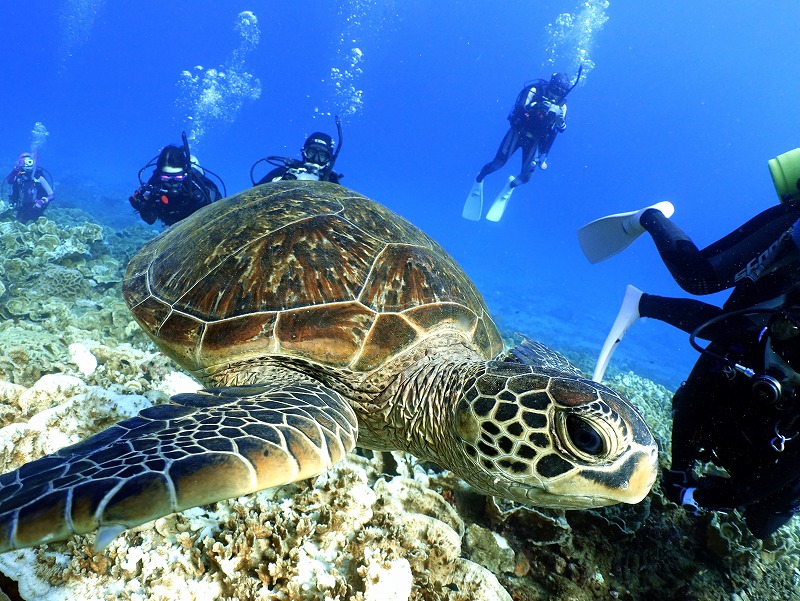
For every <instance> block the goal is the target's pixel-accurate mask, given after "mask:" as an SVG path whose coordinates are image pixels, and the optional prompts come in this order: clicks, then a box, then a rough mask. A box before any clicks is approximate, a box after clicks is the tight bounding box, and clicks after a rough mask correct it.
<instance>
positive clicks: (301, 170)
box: [250, 117, 343, 186]
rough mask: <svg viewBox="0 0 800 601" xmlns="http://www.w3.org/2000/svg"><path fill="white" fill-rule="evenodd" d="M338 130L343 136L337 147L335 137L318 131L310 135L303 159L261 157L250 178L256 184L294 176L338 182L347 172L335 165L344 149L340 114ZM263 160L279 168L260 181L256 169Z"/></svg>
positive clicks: (303, 150) (306, 142)
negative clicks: (338, 169) (254, 173)
mask: <svg viewBox="0 0 800 601" xmlns="http://www.w3.org/2000/svg"><path fill="white" fill-rule="evenodd" d="M336 129H337V132H338V135H339V143H338V145H337V146H336V149H335V150H334V148H333V139H332V138H331V137H330V136H329V135H328V134H326V133H322V132H314V133H313V134H311V135H310V136H308V138H307V139H306V141H305V143H304V144H303V148H302V149H301V153H302V156H303V159H302V160H297V159H290V158H287V157H280V156H268V157H266V158H263V159H258V160H257V161H256V162H255V163H253V166H252V167H250V181H251V182H252V183H253V185H254V186H256V185H260V184H266V183H269V182H277V181H281V180H291V179H304V180H317V181H323V182H333V183H334V184H338V183H339V180H340V179H341V178H342V177H343V175H342V174H341V173H336V172H335V171H334V170H333V165H334V164H335V163H336V159H337V157H338V156H339V151H340V150H341V148H342V125H341V122H340V121H339V117H336ZM261 162H265V163H269V164H270V165H274V166H275V169H273V170H272V171H270V172H269V173H267V174H266V175H265V176H264V177H262V178H261V179H260V180H258V181H256V180H255V178H254V177H253V171H254V169H255V167H256V165H258V164H259V163H261Z"/></svg>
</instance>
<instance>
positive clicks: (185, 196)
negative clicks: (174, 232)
mask: <svg viewBox="0 0 800 601" xmlns="http://www.w3.org/2000/svg"><path fill="white" fill-rule="evenodd" d="M150 167H155V169H154V170H153V174H152V175H151V176H150V179H149V180H147V182H144V181H143V180H142V174H143V173H144V171H145V170H146V169H148V168H150ZM206 173H209V174H211V175H213V176H214V177H215V178H216V179H217V181H219V183H220V184H221V185H222V189H223V190H224V192H225V195H227V190H226V189H225V183H224V182H223V181H222V179H221V178H220V177H219V176H218V175H217V174H216V173H214V172H213V171H211V170H209V169H206V168H203V167H201V166H200V163H199V161H198V160H197V158H196V157H195V156H193V155H192V154H191V153H190V152H189V142H188V140H187V138H186V132H183V146H182V147H178V146H174V145H172V144H170V145H168V146H165V147H164V148H163V149H162V150H161V152H160V153H159V154H158V156H157V157H153V158H152V159H150V161H148V163H147V164H146V165H145V166H144V167H142V168H141V169H140V170H139V175H138V177H139V188H137V190H136V191H135V192H134V193H133V196H131V197H130V198H129V199H128V200H129V201H130V203H131V206H132V207H133V208H134V210H135V211H136V212H137V213H139V215H140V216H141V218H142V219H143V220H144V221H145V223H148V224H150V225H152V224H153V223H155V222H156V220H157V219H159V220H161V222H162V223H163V224H164V225H167V226H170V225H172V224H174V223H177V222H178V221H180V220H181V219H185V218H186V217H188V216H189V215H191V214H192V213H194V212H195V211H197V210H198V209H200V208H202V207H204V206H206V205H210V204H211V203H212V202H215V201H217V200H219V199H220V198H222V197H223V194H220V191H219V188H218V187H217V184H216V183H214V181H212V180H211V179H210V178H209V177H208V176H207V175H206Z"/></svg>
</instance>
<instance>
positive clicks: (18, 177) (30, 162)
mask: <svg viewBox="0 0 800 601" xmlns="http://www.w3.org/2000/svg"><path fill="white" fill-rule="evenodd" d="M48 177H49V174H48V173H47V172H46V171H45V170H44V169H43V168H42V167H39V166H38V165H36V160H35V159H34V156H33V155H32V154H31V153H30V152H23V153H22V154H20V155H19V158H18V159H17V164H16V165H15V166H14V169H12V170H11V173H9V174H8V175H7V176H6V179H5V182H6V183H8V184H10V185H11V195H10V197H9V202H10V203H11V207H12V208H13V209H16V212H17V219H18V220H19V221H20V222H22V223H28V222H29V221H35V220H36V219H38V218H39V217H40V216H41V215H42V214H43V213H44V210H45V209H46V208H47V205H49V204H50V203H51V202H53V200H55V197H56V195H55V193H54V192H53V185H52V184H51V183H50V182H49V181H48Z"/></svg>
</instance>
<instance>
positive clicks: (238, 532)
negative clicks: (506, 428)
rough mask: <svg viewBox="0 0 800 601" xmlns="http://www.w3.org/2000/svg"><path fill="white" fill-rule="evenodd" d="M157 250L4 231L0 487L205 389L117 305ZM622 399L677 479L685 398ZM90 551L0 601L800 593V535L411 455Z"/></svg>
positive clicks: (29, 554)
mask: <svg viewBox="0 0 800 601" xmlns="http://www.w3.org/2000/svg"><path fill="white" fill-rule="evenodd" d="M151 235H152V231H151V230H148V229H146V228H142V227H140V226H134V227H131V228H129V229H128V230H125V231H122V232H113V231H111V230H110V229H108V228H103V227H101V226H98V225H96V224H93V223H90V222H87V216H86V214H85V213H83V212H82V211H80V210H78V209H62V208H59V207H52V208H51V209H50V210H49V211H48V213H47V218H46V219H40V220H38V221H37V222H35V223H32V224H29V225H20V224H18V223H15V222H0V248H2V249H3V252H4V253H5V257H6V261H4V262H3V264H2V265H1V266H0V318H1V319H2V320H1V321H0V471H2V472H6V471H8V470H11V469H14V468H16V467H19V466H20V465H22V464H24V463H26V462H28V461H30V460H31V459H34V458H36V457H39V456H41V455H43V454H45V453H48V452H51V451H53V450H55V449H57V448H59V447H61V446H64V445H67V444H71V443H74V442H77V441H78V440H82V439H84V438H85V437H87V436H89V435H91V434H92V433H95V432H97V431H100V430H102V429H104V428H105V427H107V426H109V425H110V424H112V423H113V422H115V421H117V420H119V419H122V418H124V417H126V416H130V415H133V414H134V413H136V412H137V411H139V410H140V409H141V408H143V407H146V406H149V405H150V404H154V403H160V402H164V401H165V400H166V399H167V398H168V396H169V395H171V394H174V393H176V392H178V391H181V390H187V389H192V388H196V387H197V384H196V383H195V382H193V381H192V380H191V379H190V378H188V377H187V376H185V375H182V374H180V373H178V372H176V371H175V367H174V366H173V365H172V364H171V362H170V361H169V360H168V359H166V358H165V357H164V356H163V355H162V354H161V353H159V352H158V351H157V350H156V349H155V348H154V347H153V346H152V344H151V343H150V341H149V340H148V339H147V338H146V336H144V335H143V334H142V333H141V332H140V331H139V330H138V328H136V327H135V326H134V325H132V323H131V320H130V317H129V315H128V312H127V309H126V308H125V306H124V304H123V303H122V301H121V299H120V294H119V283H120V281H121V278H122V272H123V268H124V265H125V263H126V261H127V259H128V258H129V257H130V255H131V254H132V253H133V252H135V250H136V249H137V248H138V247H139V246H140V245H141V243H142V242H143V240H144V239H146V238H147V237H149V236H151ZM508 338H509V339H511V338H512V337H511V336H508ZM564 350H566V351H567V353H566V354H567V355H568V356H570V358H571V359H573V360H574V361H575V362H576V364H578V365H580V366H582V367H584V368H586V366H588V365H590V364H591V358H588V357H581V356H579V355H578V354H577V353H576V352H574V351H573V352H572V353H570V349H564ZM578 352H580V349H578ZM608 381H609V383H610V385H611V386H612V387H614V388H616V389H617V390H619V391H620V392H621V393H623V394H625V395H626V396H628V397H629V398H630V399H632V400H633V402H635V403H636V404H637V405H638V406H639V407H640V408H641V410H642V413H643V415H644V416H645V417H646V419H647V421H648V423H649V424H650V426H651V427H652V429H653V431H654V433H655V436H656V438H657V440H658V443H659V446H660V448H661V449H662V451H664V453H663V457H662V461H665V458H666V457H668V452H669V438H670V436H669V433H670V427H671V423H670V413H669V406H670V398H671V392H670V391H669V390H667V389H666V388H664V387H663V386H658V385H656V384H653V383H652V382H650V381H648V380H645V379H643V378H640V377H638V376H636V375H635V374H632V373H629V372H628V373H620V372H616V373H615V372H614V371H613V370H612V372H610V374H609V380H608ZM91 543H92V537H83V536H80V537H73V538H72V539H70V540H68V541H66V542H62V543H52V544H49V545H43V546H41V547H38V548H35V549H26V550H22V551H12V552H9V553H6V554H3V555H0V589H2V591H0V599H5V598H10V599H12V600H14V601H16V600H17V599H28V600H31V599H37V600H38V599H83V600H85V601H92V600H94V599H109V598H115V599H116V598H119V599H131V600H137V601H138V600H145V599H148V600H150V599H153V600H159V599H170V600H173V599H174V600H181V601H182V600H193V599H230V600H242V601H243V600H251V599H253V600H255V599H265V600H266V599H272V600H281V601H288V600H292V599H303V600H305V599H310V600H315V599H319V600H325V601H328V600H330V601H333V600H337V599H342V600H344V599H355V600H360V601H406V600H409V599H410V600H414V601H417V600H428V599H430V600H461V599H464V600H468V599H469V600H476V599H493V600H495V599H501V600H502V599H515V600H519V601H523V600H524V601H540V600H541V601H544V600H553V601H567V600H569V601H581V600H587V601H588V600H595V599H597V600H599V599H604V600H607V599H623V600H635V599H652V600H656V601H658V600H672V599H685V600H689V601H691V600H695V601H712V600H714V601H716V600H719V599H734V600H736V601H743V600H746V599H750V600H755V599H790V598H793V595H794V596H795V597H796V595H797V593H796V591H797V590H798V587H799V586H800V560H799V558H800V551H799V549H800V535H798V529H797V524H796V523H792V524H790V525H788V526H787V527H785V528H783V529H782V530H780V531H779V532H778V533H777V534H776V535H775V536H773V537H772V538H771V539H770V540H768V541H765V542H763V543H762V541H759V540H757V539H755V538H753V537H752V536H751V535H750V534H749V532H748V530H747V528H746V526H745V524H744V522H743V521H742V520H741V518H740V516H738V515H737V514H736V513H730V514H722V513H711V512H707V513H704V514H702V515H700V516H690V515H687V514H686V513H684V512H683V511H682V510H681V509H680V508H679V507H677V506H675V505H674V504H672V503H670V502H668V501H667V500H666V499H665V498H664V496H663V495H662V494H661V492H660V490H659V488H658V486H657V487H656V488H655V489H654V490H653V492H652V493H651V494H650V495H649V496H648V498H647V499H645V501H644V502H642V503H640V504H638V505H635V506H615V507H609V508H604V509H599V510H592V511H575V512H572V511H557V510H544V509H537V508H531V507H525V506H521V505H517V504H514V503H509V502H507V501H504V500H501V499H492V498H486V497H484V496H482V495H479V494H477V493H475V492H474V491H472V490H471V489H470V488H469V487H468V486H467V485H466V484H464V483H463V482H462V481H460V480H459V479H458V478H455V477H454V476H453V475H452V474H450V473H448V472H445V471H442V470H441V469H440V468H438V467H437V466H435V465H431V464H426V463H421V462H419V461H418V460H417V459H415V458H414V457H411V456H409V455H405V454H402V453H397V452H392V453H389V452H385V453H377V452H364V451H360V452H359V453H358V454H355V453H354V454H351V455H350V456H349V457H348V459H347V460H346V461H345V462H343V463H341V464H340V465H338V466H336V467H335V468H334V469H332V470H330V471H329V472H327V473H325V474H322V475H321V476H319V477H317V478H315V479H312V480H308V481H303V482H299V483H296V484H292V485H289V486H284V487H282V488H279V489H273V490H268V491H262V492H260V493H257V494H254V495H249V496H247V497H242V498H239V499H231V500H228V501H224V502H221V503H216V504H213V505H209V506H206V507H200V508H195V509H192V510H189V511H185V512H182V513H180V514H175V515H171V516H167V517H164V518H161V519H159V520H156V521H155V522H151V523H148V524H144V525H142V526H140V527H138V528H135V529H133V530H130V531H127V532H125V533H123V535H121V536H120V537H118V538H117V539H116V540H114V541H113V542H112V543H111V544H110V545H109V546H108V547H107V548H106V549H105V550H104V551H102V552H96V551H95V550H94V549H93V548H92V544H91Z"/></svg>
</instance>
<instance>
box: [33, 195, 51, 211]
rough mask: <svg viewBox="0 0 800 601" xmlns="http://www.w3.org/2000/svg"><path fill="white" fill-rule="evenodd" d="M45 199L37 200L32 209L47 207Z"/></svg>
mask: <svg viewBox="0 0 800 601" xmlns="http://www.w3.org/2000/svg"><path fill="white" fill-rule="evenodd" d="M47 202H48V201H47V197H43V198H37V199H36V202H34V203H33V208H34V209H43V208H45V207H46V206H47Z"/></svg>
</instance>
